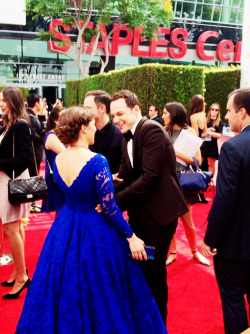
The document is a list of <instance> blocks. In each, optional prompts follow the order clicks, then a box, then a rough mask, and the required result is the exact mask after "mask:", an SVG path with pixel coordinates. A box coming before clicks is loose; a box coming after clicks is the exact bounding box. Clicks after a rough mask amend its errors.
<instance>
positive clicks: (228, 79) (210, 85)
mask: <svg viewBox="0 0 250 334" xmlns="http://www.w3.org/2000/svg"><path fill="white" fill-rule="evenodd" d="M239 86H240V67H235V66H232V67H228V68H223V67H221V68H220V67H219V68H218V67H217V68H216V67H214V68H209V69H205V87H206V92H205V99H206V102H207V110H208V108H209V106H210V105H211V104H212V103H215V102H216V103H219V105H220V107H221V116H222V118H223V119H224V117H225V115H226V106H227V97H228V94H229V93H231V92H232V91H233V90H234V89H236V88H239Z"/></svg>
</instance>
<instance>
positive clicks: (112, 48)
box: [48, 19, 242, 62]
mask: <svg viewBox="0 0 250 334" xmlns="http://www.w3.org/2000/svg"><path fill="white" fill-rule="evenodd" d="M58 26H61V27H63V28H64V30H65V31H70V26H69V25H67V24H64V23H63V22H62V20H60V19H55V20H53V21H52V22H51V23H50V26H49V31H50V33H52V34H53V35H54V36H55V37H56V38H57V39H58V40H59V41H63V42H64V45H63V46H59V45H58V42H56V41H51V40H50V41H49V42H48V47H49V49H51V50H52V51H54V52H71V53H73V52H75V48H74V47H72V43H71V39H70V37H69V36H68V35H66V34H63V33H61V32H59V31H58ZM88 27H89V28H90V29H94V25H93V22H89V23H88ZM113 27H117V24H114V25H113ZM101 29H102V41H99V42H98V46H97V47H98V54H99V55H105V52H104V50H105V41H106V39H107V31H106V27H105V26H103V25H102V26H101ZM142 30H143V28H141V29H138V28H135V29H134V30H133V32H131V31H130V30H129V29H128V28H127V27H126V26H124V25H120V26H119V27H118V28H117V29H116V30H115V31H114V32H113V35H112V40H111V43H110V41H109V46H108V47H109V54H110V55H111V56H116V55H119V56H131V55H132V56H134V57H152V58H170V59H171V58H172V59H182V60H186V61H192V60H198V59H202V60H205V61H221V62H240V58H241V46H242V42H236V44H235V45H234V43H233V42H232V41H231V40H227V39H223V40H221V41H220V42H219V43H217V42H218V38H219V32H217V31H205V32H203V33H202V34H201V35H200V37H199V39H198V41H197V43H196V48H195V49H188V46H187V43H186V42H185V40H188V38H189V35H188V32H187V30H185V29H183V28H176V29H174V30H172V31H170V28H165V27H161V28H159V31H158V35H164V36H165V35H169V36H170V38H169V40H168V39H161V38H157V37H156V38H153V39H152V40H151V41H150V43H149V45H140V43H141V42H143V41H145V38H141V37H140V34H141V32H142ZM121 31H123V32H125V33H126V37H120V32H121ZM211 38H212V42H213V44H216V45H217V46H216V51H213V50H206V49H205V44H206V43H207V42H208V39H209V41H210V43H211ZM93 41H94V36H93V37H92V40H91V41H90V43H89V44H87V45H85V44H84V41H83V48H82V53H86V54H91V51H92V46H93ZM169 42H171V45H173V46H171V47H170V46H168V44H169Z"/></svg>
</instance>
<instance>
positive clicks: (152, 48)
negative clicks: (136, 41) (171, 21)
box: [149, 27, 170, 58]
mask: <svg viewBox="0 0 250 334" xmlns="http://www.w3.org/2000/svg"><path fill="white" fill-rule="evenodd" d="M157 34H170V29H169V28H165V27H162V28H160V29H159V31H158V32H157ZM158 45H165V46H167V45H168V41H167V40H166V39H158V37H153V38H152V40H151V42H150V47H149V55H150V57H156V58H165V57H167V55H168V52H167V50H166V51H165V52H159V51H156V48H157V46H158Z"/></svg>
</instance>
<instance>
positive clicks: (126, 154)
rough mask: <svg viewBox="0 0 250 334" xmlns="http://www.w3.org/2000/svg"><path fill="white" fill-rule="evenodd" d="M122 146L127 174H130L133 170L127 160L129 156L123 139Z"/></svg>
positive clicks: (126, 144)
mask: <svg viewBox="0 0 250 334" xmlns="http://www.w3.org/2000/svg"><path fill="white" fill-rule="evenodd" d="M123 145H124V148H123V152H124V159H125V163H126V165H127V168H128V170H129V172H132V171H133V169H132V166H131V163H130V159H129V156H128V142H127V141H126V140H125V139H123Z"/></svg>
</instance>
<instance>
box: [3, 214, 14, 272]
mask: <svg viewBox="0 0 250 334" xmlns="http://www.w3.org/2000/svg"><path fill="white" fill-rule="evenodd" d="M10 263H13V258H12V255H11V254H5V253H4V232H3V225H2V222H1V220H0V266H5V265H7V264H10Z"/></svg>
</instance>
